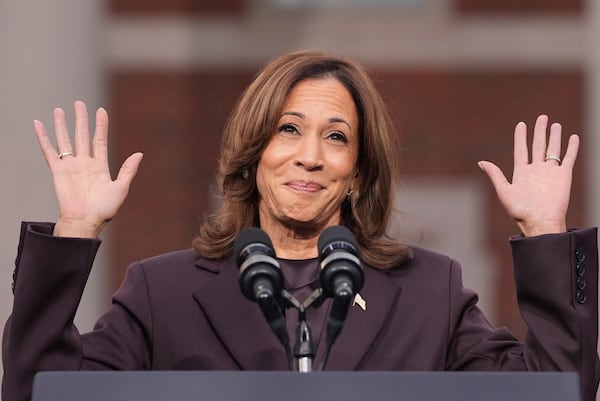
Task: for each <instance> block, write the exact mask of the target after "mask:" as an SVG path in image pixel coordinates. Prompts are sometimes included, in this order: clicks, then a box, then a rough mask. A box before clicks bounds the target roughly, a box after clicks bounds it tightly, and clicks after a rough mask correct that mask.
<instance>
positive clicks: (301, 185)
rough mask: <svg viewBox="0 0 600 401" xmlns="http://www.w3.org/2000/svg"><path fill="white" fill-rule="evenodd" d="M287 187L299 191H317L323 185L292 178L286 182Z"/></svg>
mask: <svg viewBox="0 0 600 401" xmlns="http://www.w3.org/2000/svg"><path fill="white" fill-rule="evenodd" d="M286 185H287V186H288V187H290V188H292V189H294V190H296V191H301V192H317V191H320V190H322V189H323V186H322V185H320V184H317V183H316V182H312V181H300V180H294V181H290V182H288V183H287V184H286Z"/></svg>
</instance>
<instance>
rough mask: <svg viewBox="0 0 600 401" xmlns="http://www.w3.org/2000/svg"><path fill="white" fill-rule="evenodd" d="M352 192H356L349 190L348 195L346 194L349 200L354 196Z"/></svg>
mask: <svg viewBox="0 0 600 401" xmlns="http://www.w3.org/2000/svg"><path fill="white" fill-rule="evenodd" d="M352 192H354V191H353V190H349V191H348V193H347V194H346V196H347V197H348V198H350V196H351V195H352Z"/></svg>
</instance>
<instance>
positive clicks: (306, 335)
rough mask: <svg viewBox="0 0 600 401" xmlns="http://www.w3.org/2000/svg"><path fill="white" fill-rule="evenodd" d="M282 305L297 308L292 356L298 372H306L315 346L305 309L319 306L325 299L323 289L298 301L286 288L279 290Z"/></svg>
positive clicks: (310, 367)
mask: <svg viewBox="0 0 600 401" xmlns="http://www.w3.org/2000/svg"><path fill="white" fill-rule="evenodd" d="M281 296H282V299H283V300H284V302H283V304H284V305H283V306H284V307H286V308H292V307H293V308H296V309H297V310H298V323H297V325H296V344H295V345H294V357H295V358H296V366H297V368H298V372H303V373H308V372H311V371H312V364H313V360H314V358H315V354H316V352H315V346H314V342H313V339H312V334H311V331H310V324H309V323H308V321H307V320H306V310H307V309H308V308H309V307H311V306H314V307H316V306H319V305H320V304H321V303H323V301H324V300H325V297H324V296H323V290H322V289H321V288H317V289H316V290H315V291H313V293H312V294H311V295H310V296H309V297H308V298H307V299H306V300H305V301H304V302H303V303H300V302H299V301H298V300H297V299H296V298H295V297H294V296H293V295H292V294H290V293H289V292H288V291H287V290H285V289H284V290H282V291H281Z"/></svg>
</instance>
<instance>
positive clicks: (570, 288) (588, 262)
mask: <svg viewBox="0 0 600 401" xmlns="http://www.w3.org/2000/svg"><path fill="white" fill-rule="evenodd" d="M596 231H597V230H596V229H595V228H590V229H581V230H574V231H570V232H568V233H565V234H548V235H542V236H538V237H533V238H523V237H515V238H513V239H511V241H510V242H511V247H512V254H513V260H514V267H515V282H516V288H517V299H518V302H519V308H520V311H521V315H522V316H523V320H524V321H525V323H526V324H527V327H528V332H527V335H526V338H525V342H524V350H523V355H524V361H525V364H526V366H527V368H528V369H529V370H535V371H538V370H563V371H575V372H577V373H578V374H579V377H580V380H581V391H582V396H583V399H584V400H593V399H595V395H596V390H597V388H598V380H599V372H600V369H599V361H598V352H597V341H598V242H597V232H596Z"/></svg>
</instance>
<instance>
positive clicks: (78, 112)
mask: <svg viewBox="0 0 600 401" xmlns="http://www.w3.org/2000/svg"><path fill="white" fill-rule="evenodd" d="M74 109H75V152H76V154H77V155H81V156H83V155H86V156H89V154H90V127H89V125H88V124H89V121H88V113H87V107H86V106H85V103H83V102H82V101H81V100H77V101H76V102H75V104H74Z"/></svg>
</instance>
